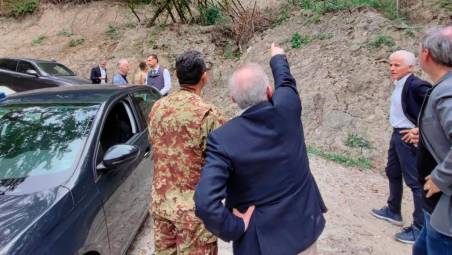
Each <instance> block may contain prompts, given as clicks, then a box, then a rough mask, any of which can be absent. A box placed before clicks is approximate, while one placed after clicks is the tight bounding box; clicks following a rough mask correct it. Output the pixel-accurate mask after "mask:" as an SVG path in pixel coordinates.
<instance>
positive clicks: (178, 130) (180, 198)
mask: <svg viewBox="0 0 452 255" xmlns="http://www.w3.org/2000/svg"><path fill="white" fill-rule="evenodd" d="M176 72H177V76H178V79H179V83H180V87H181V88H180V90H179V91H177V92H174V93H172V94H170V95H169V96H167V97H163V98H162V99H160V100H159V101H157V102H156V103H155V105H154V106H153V108H152V110H151V112H150V114H149V121H150V124H149V138H150V143H151V144H152V150H153V154H152V159H153V160H154V181H153V185H152V199H153V200H152V204H151V214H152V217H153V220H154V237H155V252H156V255H166V254H184V255H185V254H190V255H191V254H193V255H207V254H217V250H218V248H217V240H216V238H215V237H214V236H213V235H212V234H211V233H210V232H208V231H207V230H206V229H205V228H204V226H203V224H202V222H201V221H200V220H199V219H198V218H197V217H196V216H195V213H194V209H195V204H194V201H193V196H194V191H195V187H196V185H197V184H198V181H199V177H200V171H201V167H202V166H203V165H204V154H205V150H206V140H207V135H208V134H209V132H211V131H212V130H214V129H215V128H217V127H219V126H220V125H221V124H222V123H223V121H222V118H221V117H220V114H219V113H218V112H217V111H216V110H215V109H214V107H213V106H212V105H210V104H207V103H205V102H204V101H203V100H202V98H201V97H200V93H201V90H202V88H203V87H204V85H205V84H206V81H207V76H206V67H205V63H204V60H203V59H202V55H201V53H199V52H197V51H190V52H186V53H184V54H182V55H180V56H178V57H177V59H176Z"/></svg>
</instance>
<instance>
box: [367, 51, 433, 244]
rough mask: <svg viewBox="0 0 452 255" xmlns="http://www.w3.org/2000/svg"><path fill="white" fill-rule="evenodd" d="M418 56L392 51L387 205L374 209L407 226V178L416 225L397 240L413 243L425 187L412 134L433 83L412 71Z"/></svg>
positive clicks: (420, 222) (420, 221) (421, 221)
mask: <svg viewBox="0 0 452 255" xmlns="http://www.w3.org/2000/svg"><path fill="white" fill-rule="evenodd" d="M415 63H416V58H415V56H414V54H413V53H411V52H408V51H405V50H400V51H396V52H394V53H392V54H391V56H390V57H389V64H390V68H391V79H392V80H393V82H394V85H395V88H394V91H393V93H392V96H391V107H390V112H389V122H390V124H391V126H392V127H393V132H392V136H391V141H390V144H389V150H388V163H387V166H386V175H387V176H388V180H389V198H388V202H387V206H384V207H383V208H381V209H373V210H372V214H373V215H374V216H375V217H377V218H379V219H383V220H386V221H389V222H391V223H393V224H395V225H399V226H401V225H403V221H402V215H401V204H402V195H403V181H402V180H404V181H405V183H406V184H407V186H408V187H410V189H411V191H412V193H413V202H414V212H413V224H411V225H410V226H409V227H407V228H404V229H402V231H401V232H399V233H397V234H396V235H395V239H396V240H398V241H400V242H403V243H407V244H413V243H414V241H415V240H416V237H417V236H418V235H419V233H420V229H421V228H422V226H423V225H424V218H423V213H422V186H421V183H420V182H419V180H418V174H417V169H416V148H415V146H414V145H413V144H412V143H410V141H409V139H408V137H409V134H410V132H411V130H415V129H416V125H417V118H418V115H419V112H420V109H421V106H422V102H423V100H424V97H425V95H426V93H427V91H428V90H429V89H430V88H431V85H430V84H429V83H428V82H426V81H423V80H421V79H419V78H417V77H416V76H415V75H413V74H412V71H413V68H414V65H415Z"/></svg>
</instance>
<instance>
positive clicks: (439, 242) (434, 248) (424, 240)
mask: <svg viewBox="0 0 452 255" xmlns="http://www.w3.org/2000/svg"><path fill="white" fill-rule="evenodd" d="M424 213H425V224H424V227H423V228H422V231H421V233H420V234H419V236H418V237H417V239H416V243H415V244H414V246H413V255H452V237H449V236H445V235H443V234H441V233H439V232H437V231H436V230H435V229H433V227H432V225H430V216H431V215H430V214H429V213H428V212H425V211H424Z"/></svg>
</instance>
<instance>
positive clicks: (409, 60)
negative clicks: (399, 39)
mask: <svg viewBox="0 0 452 255" xmlns="http://www.w3.org/2000/svg"><path fill="white" fill-rule="evenodd" d="M395 56H400V57H402V59H403V62H404V63H405V64H407V65H409V66H414V65H416V56H415V55H414V53H413V52H410V51H407V50H398V51H396V52H394V53H392V54H391V56H389V59H391V58H393V57H395Z"/></svg>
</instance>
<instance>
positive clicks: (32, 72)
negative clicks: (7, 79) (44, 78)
mask: <svg viewBox="0 0 452 255" xmlns="http://www.w3.org/2000/svg"><path fill="white" fill-rule="evenodd" d="M25 73H26V74H29V75H33V76H36V77H38V72H36V71H35V70H32V69H28V70H27V71H25Z"/></svg>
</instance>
